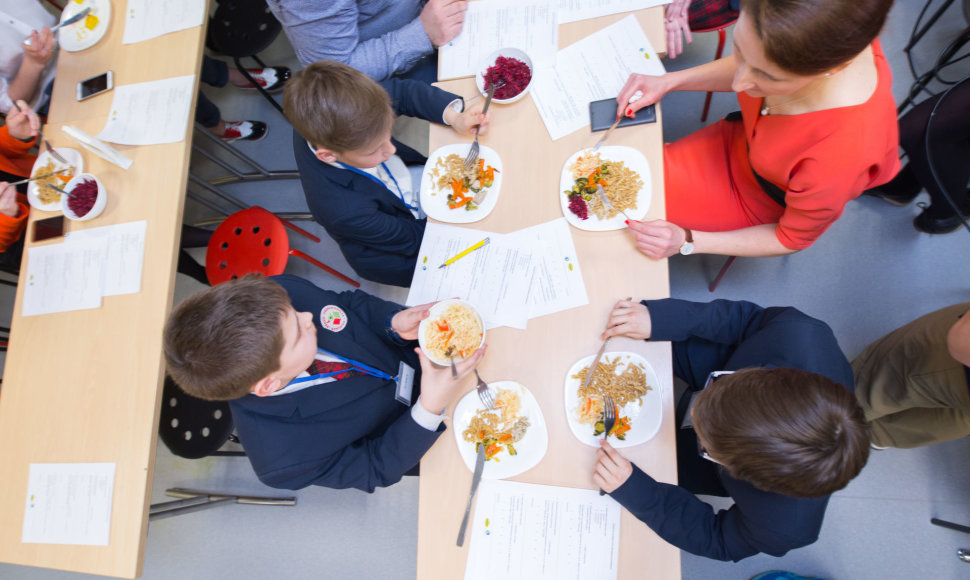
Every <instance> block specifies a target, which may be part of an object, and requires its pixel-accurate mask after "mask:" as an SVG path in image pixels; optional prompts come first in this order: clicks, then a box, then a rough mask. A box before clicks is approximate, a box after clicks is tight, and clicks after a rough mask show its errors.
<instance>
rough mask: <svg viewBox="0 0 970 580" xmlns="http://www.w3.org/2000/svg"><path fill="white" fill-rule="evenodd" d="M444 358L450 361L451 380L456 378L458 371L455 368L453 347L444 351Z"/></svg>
mask: <svg viewBox="0 0 970 580" xmlns="http://www.w3.org/2000/svg"><path fill="white" fill-rule="evenodd" d="M445 356H446V357H448V360H449V361H451V378H453V379H457V378H458V369H456V368H455V347H454V346H449V347H448V350H446V351H445Z"/></svg>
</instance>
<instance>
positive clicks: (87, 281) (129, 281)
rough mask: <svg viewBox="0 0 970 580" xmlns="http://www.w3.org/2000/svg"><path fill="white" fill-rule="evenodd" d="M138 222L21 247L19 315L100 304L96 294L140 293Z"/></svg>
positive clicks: (141, 256)
mask: <svg viewBox="0 0 970 580" xmlns="http://www.w3.org/2000/svg"><path fill="white" fill-rule="evenodd" d="M146 225H147V222H145V221H144V220H142V221H137V222H129V223H126V224H118V225H115V226H104V227H100V228H92V229H86V230H79V231H76V232H71V233H69V234H68V237H67V239H66V240H65V241H64V242H62V243H60V244H51V245H47V246H34V247H31V248H28V249H27V255H28V256H29V258H28V261H27V287H26V289H25V290H24V301H23V316H33V315H36V314H50V313H53V312H67V311H71V310H85V309H88V308H100V307H101V297H102V296H115V295H119V294H135V293H137V292H140V291H141V271H142V263H143V262H144V259H145V227H146Z"/></svg>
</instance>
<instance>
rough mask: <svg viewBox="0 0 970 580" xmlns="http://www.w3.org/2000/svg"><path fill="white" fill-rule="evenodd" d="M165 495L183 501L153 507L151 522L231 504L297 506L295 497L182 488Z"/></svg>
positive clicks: (170, 490) (149, 513)
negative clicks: (236, 493)
mask: <svg viewBox="0 0 970 580" xmlns="http://www.w3.org/2000/svg"><path fill="white" fill-rule="evenodd" d="M165 495H168V496H170V497H177V498H181V499H177V500H174V501H166V502H162V503H158V504H154V505H152V506H151V509H150V510H149V512H148V519H149V521H154V520H159V519H162V518H169V517H172V516H177V515H181V514H186V513H191V512H195V511H199V510H204V509H208V508H212V507H216V506H220V505H226V504H229V503H238V504H247V505H277V506H295V505H296V498H295V497H261V496H245V495H227V494H219V493H211V492H207V491H197V490H192V489H184V488H180V487H174V488H172V489H167V490H165Z"/></svg>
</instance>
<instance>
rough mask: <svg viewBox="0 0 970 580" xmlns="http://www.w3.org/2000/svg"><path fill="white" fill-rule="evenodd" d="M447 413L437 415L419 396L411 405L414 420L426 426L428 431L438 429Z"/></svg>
mask: <svg viewBox="0 0 970 580" xmlns="http://www.w3.org/2000/svg"><path fill="white" fill-rule="evenodd" d="M444 417H445V414H444V413H442V414H440V415H435V414H434V413H432V412H431V411H429V410H427V409H425V408H424V406H423V405H422V404H421V399H420V398H419V399H418V401H417V402H416V403H414V405H412V406H411V418H412V419H414V422H415V423H417V424H418V425H420V426H421V427H424V428H425V429H427V430H428V431H437V430H438V427H439V426H440V425H441V420H442V419H444Z"/></svg>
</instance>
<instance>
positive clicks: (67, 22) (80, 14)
mask: <svg viewBox="0 0 970 580" xmlns="http://www.w3.org/2000/svg"><path fill="white" fill-rule="evenodd" d="M90 12H91V7H90V6H88V7H87V8H85V9H84V10H82V11H80V12H78V13H77V14H75V15H74V16H71V17H70V18H68V19H67V20H65V21H64V22H61V23H60V24H58V25H57V26H55V27H54V28H51V34H53V33H55V32H57V31H58V30H59V29H61V28H63V27H65V26H70V25H72V24H74V23H75V22H77V21H79V20H81V19H82V18H84V17H86V16H87V15H88V14H89V13H90ZM24 44H26V45H27V46H30V45H31V44H32V42H31V39H29V38H28V39H27V40H24Z"/></svg>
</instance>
